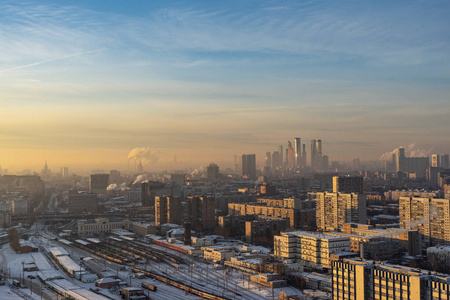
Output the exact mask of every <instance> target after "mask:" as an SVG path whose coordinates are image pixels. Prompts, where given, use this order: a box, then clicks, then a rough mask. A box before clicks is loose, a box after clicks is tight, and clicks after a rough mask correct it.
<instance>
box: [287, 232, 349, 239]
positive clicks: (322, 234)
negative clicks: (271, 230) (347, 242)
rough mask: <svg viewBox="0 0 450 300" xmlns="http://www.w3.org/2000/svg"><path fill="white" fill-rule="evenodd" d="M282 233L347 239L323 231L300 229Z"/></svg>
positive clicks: (318, 237) (317, 237)
mask: <svg viewBox="0 0 450 300" xmlns="http://www.w3.org/2000/svg"><path fill="white" fill-rule="evenodd" d="M283 234H287V235H296V236H307V237H312V238H316V239H322V240H342V239H347V238H346V237H340V236H335V235H329V234H324V233H320V232H308V231H301V230H298V231H288V232H283Z"/></svg>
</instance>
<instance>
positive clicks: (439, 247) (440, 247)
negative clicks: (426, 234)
mask: <svg viewBox="0 0 450 300" xmlns="http://www.w3.org/2000/svg"><path fill="white" fill-rule="evenodd" d="M427 251H444V252H450V246H447V245H437V246H434V247H428V248H427Z"/></svg>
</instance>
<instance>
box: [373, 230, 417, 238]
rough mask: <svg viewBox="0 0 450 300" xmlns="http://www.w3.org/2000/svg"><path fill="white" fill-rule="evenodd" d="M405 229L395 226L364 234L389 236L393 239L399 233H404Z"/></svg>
mask: <svg viewBox="0 0 450 300" xmlns="http://www.w3.org/2000/svg"><path fill="white" fill-rule="evenodd" d="M407 231H408V230H407V229H399V228H395V229H394V230H380V231H379V232H377V233H375V234H371V235H368V236H366V237H367V238H371V239H374V238H389V239H395V238H397V236H398V235H399V234H402V233H406V232H407Z"/></svg>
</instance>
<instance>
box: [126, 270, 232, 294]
mask: <svg viewBox="0 0 450 300" xmlns="http://www.w3.org/2000/svg"><path fill="white" fill-rule="evenodd" d="M131 270H132V271H133V272H141V273H144V274H145V275H146V276H148V277H150V278H153V279H156V280H158V281H161V282H163V283H166V284H168V285H171V286H174V287H176V288H179V289H182V290H185V291H186V292H188V293H191V294H194V295H197V296H200V297H202V298H205V299H211V300H229V298H226V297H222V296H218V295H215V294H213V293H209V292H205V291H202V290H200V289H198V288H194V287H192V286H189V285H186V284H185V283H183V282H181V281H178V280H174V279H170V278H169V277H166V276H163V275H159V274H155V273H153V272H150V271H146V270H141V269H138V268H134V267H133V268H132V269H131Z"/></svg>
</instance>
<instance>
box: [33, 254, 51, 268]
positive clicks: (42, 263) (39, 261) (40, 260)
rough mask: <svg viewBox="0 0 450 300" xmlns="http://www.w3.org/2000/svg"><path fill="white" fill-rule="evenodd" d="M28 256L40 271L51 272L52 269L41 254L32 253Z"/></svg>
mask: <svg viewBox="0 0 450 300" xmlns="http://www.w3.org/2000/svg"><path fill="white" fill-rule="evenodd" d="M30 256H31V257H32V258H33V259H34V262H35V263H36V266H37V267H38V269H39V270H40V271H47V270H53V268H52V267H51V266H50V264H49V263H48V261H47V259H46V258H45V257H44V255H43V254H42V253H39V252H34V253H30Z"/></svg>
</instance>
